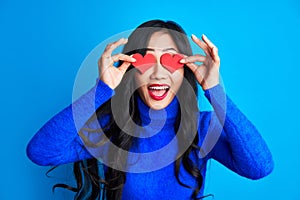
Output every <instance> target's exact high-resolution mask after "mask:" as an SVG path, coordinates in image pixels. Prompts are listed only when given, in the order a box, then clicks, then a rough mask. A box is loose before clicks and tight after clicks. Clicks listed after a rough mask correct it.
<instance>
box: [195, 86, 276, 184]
mask: <svg viewBox="0 0 300 200" xmlns="http://www.w3.org/2000/svg"><path fill="white" fill-rule="evenodd" d="M205 96H206V97H207V98H208V100H209V101H210V103H211V104H212V106H213V108H214V112H210V113H206V114H205V115H206V116H202V120H203V121H202V122H201V123H202V124H205V125H204V126H208V127H209V126H210V127H211V130H205V131H208V132H207V133H203V132H202V133H201V134H202V135H206V134H212V135H213V137H211V138H210V140H209V141H210V142H208V143H209V144H212V143H214V142H215V141H216V140H217V141H216V144H215V146H214V147H213V149H212V150H211V152H210V153H209V157H212V158H214V159H215V160H217V161H218V162H220V163H222V164H223V165H225V166H226V167H228V168H229V169H231V170H232V171H234V172H236V173H238V174H240V175H242V176H244V177H247V178H250V179H259V178H262V177H264V176H266V175H268V174H269V173H271V171H272V170H273V167H274V163H273V159H272V155H271V153H270V150H269V149H268V147H267V145H266V143H265V141H264V140H263V138H262V137H261V135H260V134H259V132H258V131H257V129H256V128H255V127H254V125H253V124H252V123H251V122H250V121H249V120H248V119H247V117H246V116H245V115H244V114H243V113H242V112H241V111H240V110H239V109H238V108H237V107H236V105H235V104H234V103H233V102H232V101H231V99H230V98H229V97H228V96H227V95H226V94H225V92H224V89H223V87H222V86H220V85H217V86H215V87H213V88H211V89H208V90H206V91H205ZM202 126H203V125H202ZM201 134H200V135H201ZM211 139H215V141H212V140H211ZM206 142H207V141H206ZM202 146H203V145H202ZM204 146H205V144H204ZM204 149H205V148H204Z"/></svg>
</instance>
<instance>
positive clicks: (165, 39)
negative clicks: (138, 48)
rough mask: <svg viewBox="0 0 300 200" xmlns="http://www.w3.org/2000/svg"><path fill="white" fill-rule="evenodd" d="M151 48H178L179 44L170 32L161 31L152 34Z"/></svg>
mask: <svg viewBox="0 0 300 200" xmlns="http://www.w3.org/2000/svg"><path fill="white" fill-rule="evenodd" d="M148 47H149V48H157V49H168V48H174V49H175V50H178V49H177V46H176V44H175V42H174V40H173V38H172V37H171V35H170V34H169V33H168V32H165V31H163V32H162V31H159V32H155V33H153V34H152V36H151V37H150V40H149V43H148Z"/></svg>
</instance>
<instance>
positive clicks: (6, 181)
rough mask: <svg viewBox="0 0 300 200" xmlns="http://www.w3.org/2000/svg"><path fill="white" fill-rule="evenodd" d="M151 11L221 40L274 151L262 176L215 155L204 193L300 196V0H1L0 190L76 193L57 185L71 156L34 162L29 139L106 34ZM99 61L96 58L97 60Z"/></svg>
mask: <svg viewBox="0 0 300 200" xmlns="http://www.w3.org/2000/svg"><path fill="white" fill-rule="evenodd" d="M154 18H160V19H170V20H174V21H177V22H178V23H179V24H181V25H182V26H183V28H185V30H186V31H187V33H188V34H189V35H190V34H192V33H194V34H196V35H199V36H200V35H201V34H202V33H205V34H206V35H207V36H209V37H210V38H211V40H212V41H213V42H214V43H215V44H216V45H217V46H218V48H219V53H220V57H221V73H222V78H223V80H224V83H225V87H226V91H227V93H228V94H229V95H230V97H231V98H232V99H233V100H234V101H235V103H236V104H237V105H238V106H239V108H240V109H241V110H242V111H243V112H244V113H245V114H246V115H247V116H248V117H249V119H250V120H251V121H252V122H253V123H254V124H255V125H256V126H257V128H258V129H259V130H260V131H261V133H262V135H263V137H264V138H265V140H266V141H267V143H268V145H269V147H270V149H271V151H272V153H273V156H274V160H275V169H274V171H273V173H272V174H271V175H270V176H268V177H266V178H264V179H262V180H258V181H252V180H248V179H246V178H243V177H240V176H238V175H236V174H234V173H233V172H231V171H229V170H228V169H226V168H225V167H223V166H221V165H219V164H218V163H216V162H211V165H210V167H209V169H208V177H207V188H206V192H207V193H213V194H214V195H215V199H218V200H219V199H220V200H224V199H231V200H240V199H244V200H247V199H258V200H263V199H264V200H265V199H280V198H282V199H289V200H298V199H300V190H299V189H300V188H299V180H300V173H299V169H300V159H299V155H298V153H299V152H300V151H299V149H298V148H299V146H300V143H299V139H300V131H299V127H298V126H299V124H300V117H299V111H300V109H299V102H300V98H299V89H298V86H299V76H298V74H299V72H300V62H299V53H300V51H299V47H300V39H299V36H300V28H299V27H300V2H299V1H298V0H280V1H271V0H269V1H259V0H251V1H250V0H246V1H237V0H236V1H221V0H219V1H218V0H214V1H209V0H207V1H201V0H197V1H196V0H194V1H192V0H190V1H172V2H170V3H165V2H163V1H161V0H160V1H156V0H152V1H148V2H147V1H146V2H143V3H142V2H141V1H128V2H126V1H107V2H101V1H95V0H88V1H55V0H54V1H37V0H29V1H9V0H1V1H0V28H1V31H0V58H1V67H0V76H1V79H0V81H1V84H0V89H1V99H0V101H1V104H0V105H1V114H0V116H1V136H2V140H1V141H2V144H1V145H0V148H1V151H0V152H1V165H0V168H1V170H0V177H1V181H0V199H3V200H11V199H13V200H14V199H30V200H37V199H71V198H72V194H71V193H70V192H67V191H64V190H60V189H59V190H57V192H55V193H54V194H53V193H52V192H51V187H52V185H53V184H54V183H57V182H67V183H72V181H71V180H72V177H71V173H70V165H65V166H62V167H60V168H58V169H57V170H55V171H54V172H53V173H50V175H51V178H47V177H46V176H45V173H46V172H47V170H49V169H50V168H48V167H40V166H36V165H35V164H33V163H31V162H30V161H29V160H28V158H27V157H26V154H25V148H26V144H27V143H28V141H29V140H30V138H31V137H32V136H33V135H34V133H35V132H36V131H37V130H38V129H39V128H40V127H41V126H42V125H43V124H44V123H45V122H46V121H47V120H48V119H49V118H50V117H52V116H53V115H54V114H55V113H57V112H58V111H60V110H61V109H63V108H64V107H65V106H66V105H68V104H69V103H71V101H72V89H73V83H74V79H75V77H76V73H77V70H78V69H79V67H80V65H81V63H82V61H83V60H84V58H85V57H86V56H87V55H88V54H89V52H90V51H91V50H92V49H93V48H94V47H95V46H96V45H98V44H99V43H100V42H101V41H103V40H105V39H106V38H108V37H110V36H111V35H114V34H117V33H119V32H122V31H126V30H129V29H133V28H135V27H136V26H137V25H139V24H140V23H142V22H144V21H146V20H149V19H154ZM95 66H96V65H95Z"/></svg>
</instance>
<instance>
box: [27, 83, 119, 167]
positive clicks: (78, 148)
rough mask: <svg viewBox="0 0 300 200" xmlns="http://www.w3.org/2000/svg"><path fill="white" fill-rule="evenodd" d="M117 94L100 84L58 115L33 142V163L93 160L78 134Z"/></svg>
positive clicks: (29, 152)
mask: <svg viewBox="0 0 300 200" xmlns="http://www.w3.org/2000/svg"><path fill="white" fill-rule="evenodd" d="M113 94H114V91H113V90H112V89H111V88H110V87H108V86H107V85H106V84H105V83H103V82H102V81H101V80H99V81H98V82H97V84H96V86H95V87H93V88H92V89H91V90H89V91H88V92H87V93H86V94H84V95H83V96H81V97H80V98H79V99H78V100H77V101H75V102H74V103H73V104H71V105H69V106H68V107H66V108H65V109H63V110H62V111H61V112H59V113H58V114H56V115H55V116H54V117H53V118H51V119H50V120H49V121H48V122H47V123H46V124H45V125H44V126H43V127H42V128H41V129H40V130H39V131H38V132H37V133H36V134H35V135H34V137H33V138H32V139H31V141H30V142H29V144H28V146H27V155H28V157H29V158H30V160H32V161H33V162H34V163H36V164H38V165H44V166H45V165H60V164H64V163H70V162H75V161H78V160H82V159H87V158H91V155H90V154H89V153H88V151H87V150H86V149H85V148H84V146H83V143H82V141H81V139H80V137H79V136H78V131H79V129H80V128H82V127H83V126H84V124H85V123H86V121H87V120H88V119H89V118H90V117H91V116H92V115H93V114H94V112H95V111H96V109H97V108H98V107H100V106H101V105H102V104H103V103H105V102H106V101H107V100H109V99H110V98H111V97H112V95H113ZM95 123H98V122H95Z"/></svg>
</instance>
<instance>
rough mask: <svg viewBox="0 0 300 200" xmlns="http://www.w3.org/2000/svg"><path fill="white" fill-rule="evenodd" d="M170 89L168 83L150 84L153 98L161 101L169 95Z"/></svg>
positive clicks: (150, 93) (149, 90)
mask: <svg viewBox="0 0 300 200" xmlns="http://www.w3.org/2000/svg"><path fill="white" fill-rule="evenodd" d="M169 89H170V86H169V85H167V84H151V85H149V86H148V93H149V95H150V97H151V98H152V99H154V100H156V101H161V100H163V99H164V98H165V97H166V96H167V95H168V91H169Z"/></svg>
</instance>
